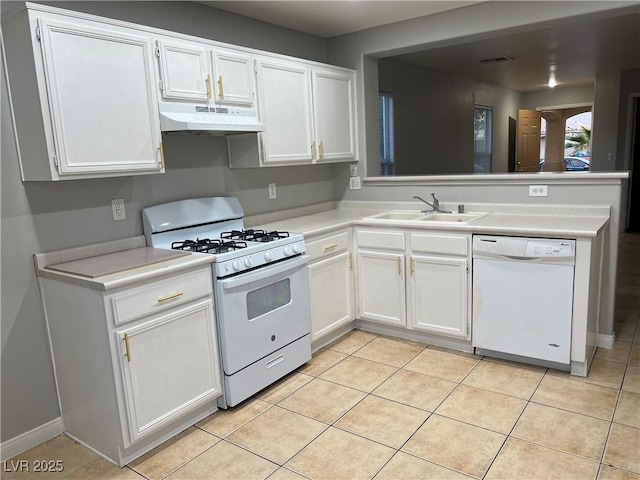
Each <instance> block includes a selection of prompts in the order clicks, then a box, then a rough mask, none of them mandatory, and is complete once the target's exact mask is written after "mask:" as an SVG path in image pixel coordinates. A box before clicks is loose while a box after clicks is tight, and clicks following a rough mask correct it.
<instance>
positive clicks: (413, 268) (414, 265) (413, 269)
mask: <svg viewBox="0 0 640 480" xmlns="http://www.w3.org/2000/svg"><path fill="white" fill-rule="evenodd" d="M415 272H416V260H415V258H411V276H413V274H414V273H415Z"/></svg>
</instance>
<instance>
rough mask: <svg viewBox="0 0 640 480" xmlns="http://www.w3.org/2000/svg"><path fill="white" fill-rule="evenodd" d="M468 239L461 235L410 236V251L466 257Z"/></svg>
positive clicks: (416, 234) (415, 234) (414, 234)
mask: <svg viewBox="0 0 640 480" xmlns="http://www.w3.org/2000/svg"><path fill="white" fill-rule="evenodd" d="M469 240H470V239H469V237H468V236H461V235H427V234H418V233H413V234H411V251H412V252H425V253H442V254H448V255H467V254H468V253H469Z"/></svg>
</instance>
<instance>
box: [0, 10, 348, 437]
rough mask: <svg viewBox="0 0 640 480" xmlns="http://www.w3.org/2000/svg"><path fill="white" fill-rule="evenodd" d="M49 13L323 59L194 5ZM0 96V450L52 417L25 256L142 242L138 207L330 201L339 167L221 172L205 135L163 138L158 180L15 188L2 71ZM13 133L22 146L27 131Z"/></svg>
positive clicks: (263, 206) (318, 47)
mask: <svg viewBox="0 0 640 480" xmlns="http://www.w3.org/2000/svg"><path fill="white" fill-rule="evenodd" d="M4 3H6V2H3V4H4ZM3 6H4V5H3ZM12 6H13V5H12ZM56 6H65V7H67V8H72V9H74V10H81V11H86V12H89V13H95V14H99V15H101V16H106V17H114V18H119V19H122V20H128V21H132V22H134V23H136V22H137V23H144V24H147V25H152V26H156V27H160V28H166V29H169V30H174V31H181V32H184V33H189V34H193V35H196V36H203V37H208V38H212V39H216V40H220V41H224V42H229V43H236V44H242V45H246V46H249V47H254V48H260V49H263V50H269V51H275V52H279V53H284V54H290V55H295V56H298V57H304V58H308V59H311V60H317V61H325V60H326V45H325V40H323V39H320V38H316V37H312V36H310V35H305V34H301V33H296V32H293V31H291V30H287V29H283V28H279V27H275V26H273V25H269V24H265V23H261V22H256V21H252V20H249V19H246V18H244V17H239V16H237V15H231V14H227V13H225V12H221V11H218V10H215V9H211V8H208V7H205V6H203V5H198V4H195V3H190V2H86V3H85V2H62V3H58V4H56ZM1 95H2V112H1V113H2V118H1V121H2V123H1V127H2V131H1V133H2V138H1V152H2V167H1V168H2V171H1V174H2V177H1V182H2V231H1V235H2V237H1V241H2V247H3V248H2V252H1V255H2V256H1V261H2V283H1V287H2V320H1V321H2V323H1V331H2V359H1V360H2V375H1V377H2V384H1V388H2V398H1V400H2V402H1V407H2V410H1V416H2V429H1V440H2V441H6V440H8V439H11V438H14V437H16V436H17V435H19V434H21V433H24V432H26V431H29V430H31V429H33V428H35V427H38V426H40V425H42V424H44V423H46V422H48V421H50V420H53V419H55V418H56V417H58V416H59V411H58V404H57V397H56V391H55V385H54V378H53V367H52V363H51V357H50V353H49V345H48V340H47V333H46V326H45V320H44V314H43V311H42V306H41V302H40V297H39V294H38V290H37V284H36V279H35V275H34V269H33V262H32V257H31V256H32V254H33V253H36V252H44V251H50V250H57V249H61V248H67V247H73V246H78V245H85V244H88V243H94V242H101V241H106V240H112V239H118V238H124V237H129V236H132V235H140V234H142V224H141V219H140V209H141V208H143V207H146V206H149V205H154V204H157V203H162V202H167V201H171V200H176V199H181V198H189V197H197V196H207V195H235V196H237V197H238V198H239V199H240V202H241V204H242V206H243V208H244V209H245V213H246V214H258V213H263V212H267V211H273V210H282V209H288V208H292V207H296V206H302V205H310V204H314V203H319V202H325V201H329V200H333V198H334V191H333V177H334V173H333V170H334V168H338V167H333V166H331V165H322V166H313V167H287V168H269V169H248V170H231V169H229V168H228V167H227V166H226V165H227V153H226V143H225V140H224V139H223V138H217V137H206V136H197V137H196V136H188V137H187V136H177V135H175V136H171V135H169V136H167V135H164V136H163V143H164V151H165V160H166V173H165V174H164V175H148V176H135V177H122V178H111V179H102V180H71V181H63V182H27V183H22V182H21V180H20V171H19V167H18V158H17V153H16V148H15V141H14V137H13V131H12V124H11V118H10V115H9V108H8V97H7V91H6V85H5V82H4V71H3V77H2V91H1ZM19 134H20V138H22V139H24V140H25V141H28V138H29V132H19ZM269 182H275V183H276V184H277V188H278V198H277V199H276V200H268V193H267V184H268V183H269ZM113 198H123V199H124V200H125V206H126V213H127V218H126V220H124V221H120V222H114V221H113V220H112V219H111V207H110V202H111V199H113Z"/></svg>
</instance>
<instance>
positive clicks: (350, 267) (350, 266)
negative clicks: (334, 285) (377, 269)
mask: <svg viewBox="0 0 640 480" xmlns="http://www.w3.org/2000/svg"><path fill="white" fill-rule="evenodd" d="M349 270H351V271H353V256H352V255H351V254H349Z"/></svg>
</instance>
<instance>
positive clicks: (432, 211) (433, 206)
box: [413, 193, 451, 213]
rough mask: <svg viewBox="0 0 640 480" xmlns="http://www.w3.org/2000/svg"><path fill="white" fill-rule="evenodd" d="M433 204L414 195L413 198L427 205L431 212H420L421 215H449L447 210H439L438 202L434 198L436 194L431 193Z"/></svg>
mask: <svg viewBox="0 0 640 480" xmlns="http://www.w3.org/2000/svg"><path fill="white" fill-rule="evenodd" d="M431 196H432V197H433V203H429V202H427V201H426V200H425V199H424V198H422V197H419V196H417V195H414V196H413V198H415V199H417V200H420V201H421V202H424V203H426V204H427V205H429V206H430V207H431V208H433V210H422V211H421V213H451V211H449V210H440V201H439V200H438V199H437V198H436V194H435V193H432V194H431Z"/></svg>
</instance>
